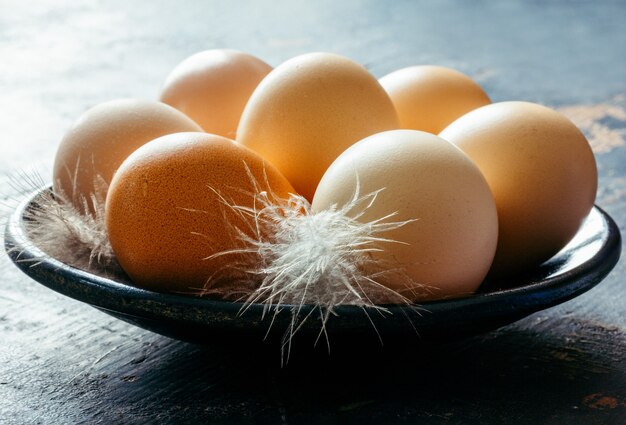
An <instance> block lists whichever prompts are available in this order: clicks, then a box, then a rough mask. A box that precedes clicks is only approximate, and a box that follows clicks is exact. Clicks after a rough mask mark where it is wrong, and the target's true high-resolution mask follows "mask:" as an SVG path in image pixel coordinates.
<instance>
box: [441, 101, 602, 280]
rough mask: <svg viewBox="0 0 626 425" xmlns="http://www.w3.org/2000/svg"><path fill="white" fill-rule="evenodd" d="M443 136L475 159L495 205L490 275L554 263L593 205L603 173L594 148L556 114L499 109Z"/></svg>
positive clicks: (467, 118)
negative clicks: (599, 171) (495, 244)
mask: <svg viewBox="0 0 626 425" xmlns="http://www.w3.org/2000/svg"><path fill="white" fill-rule="evenodd" d="M440 136H441V137H442V138H444V139H446V140H448V141H450V142H452V143H454V144H456V145H457V146H458V147H459V148H461V149H462V150H463V151H464V152H465V153H466V154H467V155H469V157H470V158H472V159H473V160H474V162H475V163H476V165H478V168H480V170H481V171H482V173H483V174H484V176H485V178H486V179H487V182H488V183H489V186H490V187H491V191H492V192H493V196H494V198H495V200H496V206H497V208H498V221H499V236H498V248H497V251H496V256H495V259H494V263H493V266H492V270H491V272H490V273H491V275H492V276H496V277H498V276H504V275H511V274H514V273H518V272H522V271H524V270H526V269H528V268H531V267H533V266H536V265H538V264H540V263H541V262H543V261H545V260H547V259H548V258H550V257H552V256H553V255H554V254H556V253H557V252H558V251H559V250H560V249H561V248H563V247H564V246H565V245H566V244H567V242H568V241H569V240H570V239H571V238H572V237H573V236H574V234H575V233H576V231H577V230H578V228H579V227H580V225H581V224H582V221H583V220H584V218H585V217H586V216H587V214H588V213H589V211H590V210H591V208H592V206H593V202H594V199H595V196H596V189H597V184H598V174H597V170H596V163H595V159H594V157H593V153H592V151H591V148H590V147H589V143H588V142H587V140H586V139H585V136H584V135H583V134H582V133H581V132H580V130H578V128H576V126H575V125H574V124H573V123H572V122H571V121H569V120H568V119H567V118H565V117H564V116H563V115H561V114H559V113H558V112H556V111H553V110H552V109H549V108H546V107H545V106H541V105H536V104H533V103H528V102H502V103H494V104H492V105H488V106H484V107H482V108H480V109H477V110H475V111H472V112H470V113H468V114H467V115H464V116H463V117H461V118H459V119H458V120H457V121H455V122H453V123H452V124H451V125H450V126H449V127H448V128H446V129H445V130H444V131H443V132H441V134H440Z"/></svg>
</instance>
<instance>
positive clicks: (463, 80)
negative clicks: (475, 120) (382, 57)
mask: <svg viewBox="0 0 626 425" xmlns="http://www.w3.org/2000/svg"><path fill="white" fill-rule="evenodd" d="M380 84H381V85H382V86H383V87H384V88H385V90H386V91H387V93H388V94H389V97H391V100H392V102H393V106H394V107H395V108H396V111H397V112H398V117H399V118H400V126H401V127H402V128H407V129H412V130H422V131H427V132H429V133H433V134H437V133H439V132H440V131H441V130H443V129H444V128H446V126H447V125H448V124H450V123H451V122H452V121H454V120H455V119H457V118H459V117H460V116H461V115H463V114H465V113H467V112H469V111H471V110H473V109H476V108H479V107H481V106H484V105H487V104H489V103H491V101H490V100H489V96H487V94H486V93H485V92H484V91H483V89H482V88H481V87H480V86H479V85H478V84H477V83H476V82H474V81H473V80H472V79H471V78H469V77H468V76H466V75H464V74H462V73H460V72H458V71H455V70H454V69H450V68H445V67H443V66H432V65H422V66H411V67H408V68H403V69H399V70H397V71H395V72H392V73H391V74H388V75H386V76H384V77H383V78H381V79H380Z"/></svg>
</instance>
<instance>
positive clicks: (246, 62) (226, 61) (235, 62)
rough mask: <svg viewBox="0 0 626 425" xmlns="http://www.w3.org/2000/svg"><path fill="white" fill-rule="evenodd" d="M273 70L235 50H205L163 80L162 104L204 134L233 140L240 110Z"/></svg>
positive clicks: (177, 67) (182, 63) (185, 61)
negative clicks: (173, 110) (179, 113)
mask: <svg viewBox="0 0 626 425" xmlns="http://www.w3.org/2000/svg"><path fill="white" fill-rule="evenodd" d="M271 70H272V67H271V66H269V65H268V64H266V63H265V62H263V61H262V60H261V59H258V58H255V57H254V56H252V55H249V54H246V53H243V52H238V51H236V50H223V49H216V50H206V51H203V52H200V53H196V54H195V55H192V56H190V57H188V58H187V59H185V60H184V61H182V62H181V63H180V64H179V65H178V66H176V68H174V70H173V71H172V72H171V73H170V75H169V76H168V77H167V79H166V80H165V84H164V86H163V90H162V92H161V101H162V102H165V103H167V104H168V105H172V106H173V107H174V108H176V109H178V110H180V111H182V112H184V113H185V114H187V115H188V116H190V117H191V118H192V119H193V120H194V121H196V122H197V123H198V124H200V126H201V127H202V128H203V129H204V131H206V132H207V133H213V134H218V135H220V136H224V137H229V138H231V139H234V138H235V132H236V130H237V125H238V123H239V118H240V117H241V113H242V111H243V108H244V107H245V106H246V103H247V102H248V99H249V98H250V95H251V94H252V92H253V91H254V89H255V88H256V86H257V85H258V84H259V82H260V81H261V80H262V79H263V78H264V77H265V76H266V75H267V74H268V73H269V72H270V71H271Z"/></svg>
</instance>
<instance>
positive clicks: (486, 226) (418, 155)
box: [312, 130, 498, 301]
mask: <svg viewBox="0 0 626 425" xmlns="http://www.w3.org/2000/svg"><path fill="white" fill-rule="evenodd" d="M357 188H358V189H357ZM356 190H359V191H360V194H361V195H367V194H369V193H373V192H376V191H380V193H379V194H378V195H377V197H376V200H375V201H374V202H373V203H372V204H371V205H369V204H366V205H365V206H364V207H365V208H363V207H361V208H353V209H352V210H351V211H350V215H351V216H355V217H357V219H358V220H359V221H362V222H364V223H367V222H373V221H375V220H379V219H381V218H382V217H387V216H389V215H392V214H395V215H394V216H393V218H392V219H391V220H387V222H388V221H400V222H401V221H405V220H415V221H413V222H410V223H407V224H406V225H404V226H402V227H400V228H392V229H391V230H387V231H385V232H384V233H380V234H378V235H377V236H379V237H381V238H386V239H390V240H394V241H397V242H399V243H386V244H381V245H380V246H379V248H381V249H380V250H379V251H374V252H372V253H371V255H372V257H373V258H375V259H377V260H379V261H384V262H385V263H387V264H389V266H390V267H394V268H398V269H400V270H402V271H403V272H404V273H406V275H407V276H408V277H409V278H410V283H409V284H407V282H406V281H405V280H402V279H400V278H399V277H398V276H394V275H392V277H394V278H393V279H391V280H389V279H386V281H382V282H381V283H383V284H385V285H386V286H387V287H389V288H392V289H394V290H396V291H398V292H401V293H403V295H405V296H406V297H408V298H410V299H411V300H413V301H423V300H426V299H436V298H445V297H458V296H462V295H469V294H471V293H473V292H474V291H475V290H476V288H478V286H479V285H480V284H481V282H482V281H483V279H484V278H485V276H486V274H487V272H488V271H489V267H490V266H491V261H492V260H493V255H494V253H495V250H496V243H497V239H498V219H497V213H496V206H495V203H494V200H493V196H492V195H491V192H490V191H489V186H488V185H487V182H486V181H485V178H484V177H483V176H482V174H481V173H480V171H479V170H478V168H477V167H476V165H475V164H474V163H473V162H472V161H471V160H470V159H469V158H468V157H467V155H465V154H463V152H462V151H461V150H459V149H457V148H456V147H455V146H454V145H452V144H450V143H448V142H446V141H445V140H442V139H441V138H439V137H437V136H435V135H433V134H429V133H426V132H422V131H415V130H394V131H385V132H382V133H378V134H375V135H373V136H370V137H367V138H366V139H363V140H361V141H360V142H358V143H356V144H354V145H352V146H351V147H350V148H348V149H347V150H346V151H345V152H344V153H342V154H341V156H339V158H337V159H336V160H335V162H333V164H332V165H331V166H330V168H329V169H328V170H327V171H326V173H325V174H324V177H323V178H322V180H321V181H320V184H319V186H318V188H317V191H316V192H315V198H314V199H313V204H312V209H313V211H315V212H320V211H323V210H325V209H328V208H331V207H332V206H333V205H337V206H338V207H339V208H342V207H344V206H345V205H347V204H349V203H350V202H351V200H352V199H353V197H354V193H355V191H356Z"/></svg>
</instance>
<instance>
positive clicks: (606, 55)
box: [0, 0, 626, 424]
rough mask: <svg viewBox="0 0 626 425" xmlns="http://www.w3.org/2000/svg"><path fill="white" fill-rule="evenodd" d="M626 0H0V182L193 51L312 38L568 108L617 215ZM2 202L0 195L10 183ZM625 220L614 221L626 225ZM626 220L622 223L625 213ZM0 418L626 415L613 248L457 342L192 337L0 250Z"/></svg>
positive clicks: (624, 272)
mask: <svg viewBox="0 0 626 425" xmlns="http://www.w3.org/2000/svg"><path fill="white" fill-rule="evenodd" d="M624 22H626V4H624V3H623V2H622V1H614V2H610V1H607V2H602V3H601V4H597V3H595V2H591V1H589V2H578V1H577V2H571V1H554V2H550V3H547V4H545V3H543V2H521V1H520V2H513V1H500V2H491V3H487V2H462V1H451V0H450V1H443V2H434V1H433V2H394V3H391V2H390V3H385V2H374V1H364V2H354V1H348V2H331V1H324V2H321V3H320V2H318V3H317V4H315V5H314V4H313V2H293V1H282V0H281V1H273V2H267V3H264V4H263V3H258V2H254V3H253V2H244V3H236V4H235V3H227V2H218V1H194V2H173V1H169V2H168V1H156V2H155V1H151V2H148V1H143V2H129V1H108V2H101V1H87V2H81V4H80V5H79V4H75V5H72V6H65V7H59V6H55V5H54V2H47V1H41V2H20V1H17V0H16V1H11V0H0V172H1V176H0V187H1V190H2V192H1V193H2V197H3V200H4V201H5V202H7V200H8V199H11V198H14V197H15V196H16V193H15V191H14V190H13V189H11V187H10V186H9V185H8V184H7V177H6V175H11V174H14V173H15V172H16V171H18V170H23V169H33V168H35V169H38V170H39V171H40V172H41V173H43V175H44V176H49V170H50V166H51V163H52V159H53V156H54V152H55V148H56V145H57V143H58V141H59V140H60V138H61V136H62V134H63V132H64V130H65V129H67V128H68V126H69V125H70V124H71V123H72V121H73V120H74V119H75V118H76V117H77V116H78V115H80V113H81V112H82V111H84V110H85V109H87V108H88V107H90V106H92V105H94V104H96V103H98V102H101V101H105V100H109V99H112V98H117V97H143V98H155V97H156V96H157V93H158V90H159V88H160V85H161V83H162V81H163V78H164V76H165V75H166V74H167V73H168V71H169V70H170V69H171V68H172V67H173V66H174V65H175V64H177V63H178V62H179V61H180V60H182V59H183V58H185V57H186V56H188V55H189V54H191V53H193V52H196V51H199V50H203V49H207V48H215V47H229V48H237V49H240V50H244V51H247V52H250V53H253V54H255V55H257V56H259V57H261V58H263V59H265V60H267V61H268V62H269V63H271V64H278V63H280V62H281V61H283V60H285V59H287V58H289V57H291V56H294V55H296V54H300V53H304V52H308V51H318V50H322V51H332V52H336V53H340V54H344V55H346V56H349V57H351V58H353V59H355V60H357V61H359V62H361V63H364V64H366V66H367V67H368V68H369V69H370V70H371V71H372V73H374V74H375V75H377V76H381V75H384V74H385V73H387V72H389V71H391V70H394V69H396V68H400V67H403V66H408V65H412V64H422V63H435V64H442V65H447V66H451V67H454V68H457V69H460V70H462V71H464V72H466V73H468V74H469V75H471V76H473V77H474V78H476V79H477V80H478V81H479V82H480V83H481V84H482V85H483V86H484V87H485V88H486V90H487V91H488V92H489V93H490V95H491V96H492V99H493V100H494V101H500V100H509V99H524V100H529V101H536V102H541V103H544V104H547V105H550V106H553V107H556V108H559V109H560V110H561V111H563V112H564V113H565V114H567V115H568V116H570V117H571V118H572V119H573V120H574V121H575V122H576V123H577V124H578V125H579V126H580V127H581V128H582V129H583V130H584V131H585V132H586V133H587V135H588V136H589V139H590V141H591V143H592V145H593V148H594V151H595V153H596V157H597V160H598V165H599V172H600V185H599V192H598V199H597V203H598V204H599V205H601V206H602V207H603V208H605V209H606V210H607V211H608V213H609V214H611V215H612V216H613V217H614V218H615V220H616V221H617V223H618V224H620V225H623V224H624V223H626V165H625V164H626V143H625V140H626V97H625V95H626V79H625V78H624V76H626V33H625V32H624ZM8 202H10V201H8ZM622 229H623V227H622ZM622 231H623V230H622ZM0 270H1V271H2V277H1V281H0V423H2V424H22V423H26V424H30V423H33V424H34V423H41V424H70V423H105V424H108V423H132V424H134V423H138V424H139V423H196V422H197V423H238V424H239V423H268V424H275V423H285V424H301V423H343V424H346V423H359V424H360V423H377V424H379V423H381V424H382V423H384V424H387V423H422V424H439V423H446V424H448V423H450V424H466V423H481V424H488V423H514V424H526V423H528V424H539V423H541V424H565V423H568V424H623V423H626V287H625V283H624V278H625V277H626V268H625V267H624V262H620V263H618V265H617V267H616V269H615V270H614V271H613V272H612V274H611V275H610V276H609V277H608V278H607V279H606V280H605V281H603V282H602V283H601V284H600V285H598V286H597V287H596V288H594V289H593V290H591V291H589V292H588V293H586V294H584V295H582V296H580V297H578V298H576V299H574V300H572V301H570V302H567V303H565V304H562V305H561V306H559V307H555V308H551V309H549V310H546V311H543V312H540V313H537V314H534V315H532V316H530V317H528V318H527V319H525V320H522V321H519V322H517V323H515V324H512V325H510V326H507V327H504V328H501V329H500V330H498V331H495V332H492V333H489V334H486V335H482V336H479V337H475V338H472V339H469V340H465V341H459V342H455V343H452V344H446V345H440V346H433V347H429V348H423V349H421V350H416V349H378V350H373V351H369V352H360V351H356V352H354V351H351V350H349V349H344V350H337V351H333V352H332V353H331V356H330V357H328V356H327V355H326V354H325V353H324V352H323V351H322V352H319V351H314V350H311V351H310V352H305V351H303V352H301V353H296V355H294V356H292V358H291V361H290V363H289V364H288V365H287V366H286V367H283V368H281V367H280V361H279V356H278V353H277V352H275V351H273V350H265V349H261V348H259V349H250V348H249V347H243V346H223V345H220V344H215V345H213V346H209V347H200V346H194V345H191V344H187V343H183V342H178V341H174V340H171V339H168V338H165V337H162V336H159V335H156V334H153V333H150V332H148V331H144V330H142V329H139V328H136V327H134V326H132V325H129V324H126V323H123V322H121V321H118V320H115V319H113V318H111V317H109V316H107V315H106V314H104V313H102V312H100V311H97V310H95V309H93V308H91V307H89V306H87V305H84V304H81V303H79V302H77V301H74V300H72V299H68V298H65V297H63V296H61V295H58V294H57V293H55V292H52V291H50V290H48V289H46V288H44V287H43V286H40V285H39V284H37V283H35V282H34V281H32V280H30V279H29V278H27V277H26V276H24V275H23V274H21V273H20V272H19V271H18V270H17V268H15V267H13V266H12V265H11V264H10V263H9V261H8V259H7V257H6V255H4V254H2V255H1V256H0Z"/></svg>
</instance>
